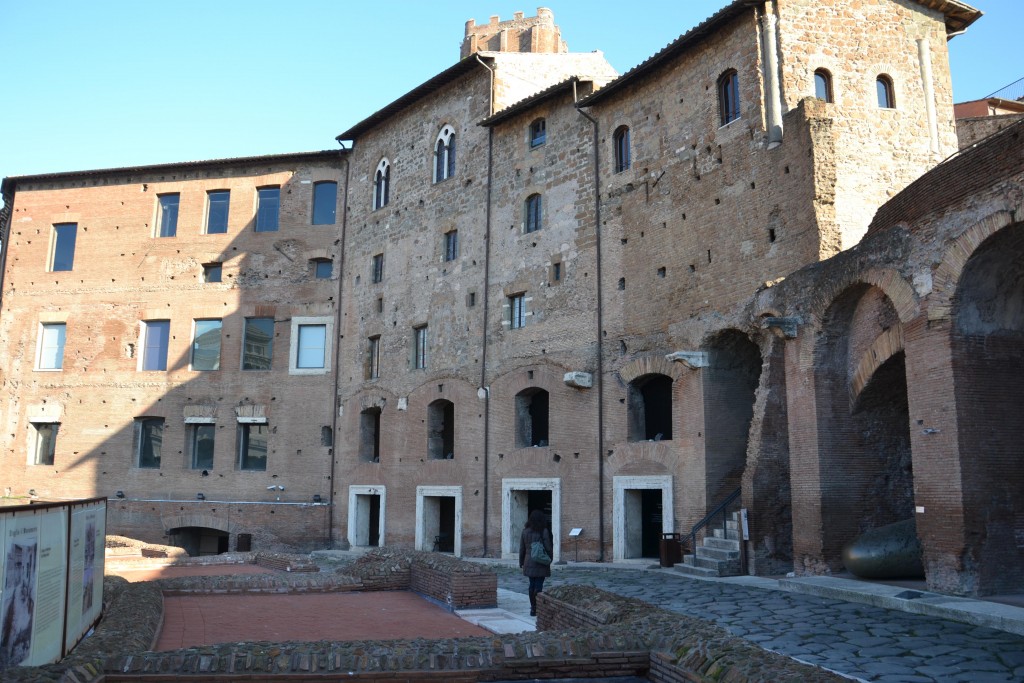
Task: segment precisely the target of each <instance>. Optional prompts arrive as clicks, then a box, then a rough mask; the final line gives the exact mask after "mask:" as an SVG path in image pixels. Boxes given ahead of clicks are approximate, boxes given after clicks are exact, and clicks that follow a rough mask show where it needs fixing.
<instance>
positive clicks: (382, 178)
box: [373, 158, 391, 211]
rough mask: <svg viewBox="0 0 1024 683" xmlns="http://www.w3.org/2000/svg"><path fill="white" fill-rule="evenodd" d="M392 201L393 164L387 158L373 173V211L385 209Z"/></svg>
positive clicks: (378, 164)
mask: <svg viewBox="0 0 1024 683" xmlns="http://www.w3.org/2000/svg"><path fill="white" fill-rule="evenodd" d="M390 201H391V162H389V161H388V160H387V158H384V159H381V160H380V162H378V163H377V170H375V171H374V172H373V210H374V211H376V210H377V209H383V208H384V207H385V206H387V205H388V203H389V202H390Z"/></svg>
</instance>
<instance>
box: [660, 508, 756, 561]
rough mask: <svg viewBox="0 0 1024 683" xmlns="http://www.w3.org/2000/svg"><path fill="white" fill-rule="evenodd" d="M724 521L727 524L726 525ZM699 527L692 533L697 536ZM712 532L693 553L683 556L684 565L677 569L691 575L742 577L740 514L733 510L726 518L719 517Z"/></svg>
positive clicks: (692, 535) (710, 531)
mask: <svg viewBox="0 0 1024 683" xmlns="http://www.w3.org/2000/svg"><path fill="white" fill-rule="evenodd" d="M723 522H724V526H723ZM696 531H697V528H696V527H695V528H694V531H693V532H691V536H690V537H691V538H694V537H695V534H696ZM707 531H708V532H709V533H708V534H707V535H705V536H704V541H703V543H702V544H701V545H700V546H697V548H696V552H695V553H694V554H692V555H684V556H683V564H677V565H676V566H675V569H676V571H678V572H679V573H681V574H686V575H688V576H739V575H741V574H743V567H742V566H741V564H740V513H739V512H733V513H730V514H729V515H728V517H726V518H725V519H724V520H723V519H719V524H718V525H716V527H715V528H712V527H711V526H707Z"/></svg>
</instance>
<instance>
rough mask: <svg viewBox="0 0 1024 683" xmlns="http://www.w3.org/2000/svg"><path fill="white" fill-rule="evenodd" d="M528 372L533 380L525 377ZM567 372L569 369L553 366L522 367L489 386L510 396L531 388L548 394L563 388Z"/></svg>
mask: <svg viewBox="0 0 1024 683" xmlns="http://www.w3.org/2000/svg"><path fill="white" fill-rule="evenodd" d="M529 370H533V379H530V378H529V376H528V375H527V371H529ZM567 372H569V368H567V367H565V366H560V365H555V364H550V365H549V364H547V363H545V364H542V365H530V366H524V367H521V368H517V369H515V370H512V371H510V372H506V373H504V374H502V375H500V376H498V377H496V378H494V381H493V382H491V386H493V387H495V388H496V389H497V388H498V387H503V391H505V392H507V393H508V395H510V396H515V395H516V394H518V393H519V392H520V391H522V390H523V389H529V388H531V387H538V388H540V389H544V390H545V391H548V392H549V393H550V392H554V391H555V390H556V389H559V388H564V387H565V382H564V377H565V373H567ZM492 397H493V394H492Z"/></svg>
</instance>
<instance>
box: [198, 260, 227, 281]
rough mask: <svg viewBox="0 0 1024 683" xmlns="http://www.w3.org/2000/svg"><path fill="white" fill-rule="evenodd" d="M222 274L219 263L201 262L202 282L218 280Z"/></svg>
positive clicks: (221, 267)
mask: <svg viewBox="0 0 1024 683" xmlns="http://www.w3.org/2000/svg"><path fill="white" fill-rule="evenodd" d="M222 275H223V266H222V265H221V264H219V263H204V264H203V282H220V281H221V276H222Z"/></svg>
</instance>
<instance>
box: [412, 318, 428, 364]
mask: <svg viewBox="0 0 1024 683" xmlns="http://www.w3.org/2000/svg"><path fill="white" fill-rule="evenodd" d="M412 352H413V359H412V364H413V367H414V368H416V369H417V370H423V369H425V368H426V367H427V326H426V325H422V326H420V327H414V328H413V329H412Z"/></svg>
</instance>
